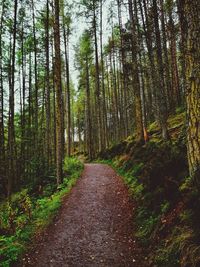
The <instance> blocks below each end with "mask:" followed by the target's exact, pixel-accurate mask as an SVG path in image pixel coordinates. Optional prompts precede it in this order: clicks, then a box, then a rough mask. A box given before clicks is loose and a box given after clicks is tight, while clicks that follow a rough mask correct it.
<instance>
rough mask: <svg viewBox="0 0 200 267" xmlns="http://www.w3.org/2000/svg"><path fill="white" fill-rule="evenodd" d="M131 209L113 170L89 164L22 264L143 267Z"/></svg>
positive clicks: (125, 192) (39, 266)
mask: <svg viewBox="0 0 200 267" xmlns="http://www.w3.org/2000/svg"><path fill="white" fill-rule="evenodd" d="M133 210H134V204H133V202H132V201H131V200H130V198H129V195H128V191H127V188H126V187H125V185H124V184H123V182H122V180H121V178H120V177H119V176H118V175H117V174H116V173H115V171H114V170H113V169H112V168H111V167H109V166H107V165H103V164H86V165H85V170H84V172H83V175H82V177H81V178H80V179H79V181H78V183H77V185H76V186H75V187H74V188H73V189H72V191H71V193H70V195H69V196H68V197H67V198H66V199H65V201H64V203H63V206H62V208H61V211H60V213H59V216H58V220H57V221H56V223H55V224H54V225H51V226H50V227H49V229H48V231H47V235H45V236H44V238H43V240H42V242H41V243H40V244H37V245H36V247H35V249H34V251H33V252H32V254H31V255H29V256H27V257H26V260H25V262H24V265H23V266H35V267H36V266H37V267H49V266H50V267H51V266H52V267H54V266H55V267H62V266H63V267H64V266H70V267H73V266H74V267H79V266H83V267H87V266H88V267H89V266H92V267H95V266H102V267H103V266H109V267H115V266H116V267H117V266H119V267H123V266H124V267H128V266H133V267H134V266H135V267H143V266H144V264H142V263H141V261H140V259H139V257H140V256H141V255H140V250H139V249H138V247H137V246H136V244H135V240H134V236H133V231H134V228H133V213H134V212H133Z"/></svg>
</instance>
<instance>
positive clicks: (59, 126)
mask: <svg viewBox="0 0 200 267" xmlns="http://www.w3.org/2000/svg"><path fill="white" fill-rule="evenodd" d="M54 4H55V21H54V46H55V47H54V49H55V91H56V177H57V184H58V185H59V184H60V183H62V181H63V170H62V164H63V101H62V84H61V55H60V21H59V10H60V9H59V0H54Z"/></svg>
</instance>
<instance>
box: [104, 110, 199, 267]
mask: <svg viewBox="0 0 200 267" xmlns="http://www.w3.org/2000/svg"><path fill="white" fill-rule="evenodd" d="M184 117H185V114H184V113H182V112H178V114H177V115H176V116H171V117H170V119H169V121H168V124H169V132H170V135H171V141H169V142H162V141H161V138H160V133H159V130H158V129H159V128H158V125H157V124H156V123H153V124H152V125H150V127H149V132H150V141H149V142H148V143H147V144H145V145H141V144H137V143H136V142H135V140H134V137H129V138H127V139H126V140H125V141H123V142H121V143H120V144H118V145H117V146H113V147H111V148H110V149H108V150H107V151H104V152H102V153H100V154H99V160H100V161H101V162H104V163H108V164H110V165H111V166H112V167H113V168H114V169H115V170H116V171H117V172H118V173H119V174H120V175H121V176H122V177H123V179H124V181H125V183H126V184H127V186H128V188H129V191H130V193H131V195H133V197H134V199H135V201H136V205H137V210H136V214H135V223H136V227H137V231H136V238H138V241H139V242H140V243H141V245H142V246H143V247H144V248H145V251H146V255H147V256H146V258H147V261H148V266H154V267H156V266H157V267H180V266H181V267H198V266H200V230H199V218H200V196H199V193H198V192H197V190H195V187H194V185H193V184H192V181H191V179H190V178H189V177H188V165H187V152H186V141H185V139H186V138H185V135H186V134H185V129H184V127H183V122H184ZM194 203H195V205H194Z"/></svg>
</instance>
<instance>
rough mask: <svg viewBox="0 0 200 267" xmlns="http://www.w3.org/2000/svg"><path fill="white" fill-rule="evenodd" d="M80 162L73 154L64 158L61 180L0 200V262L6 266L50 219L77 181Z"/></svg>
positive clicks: (80, 168) (21, 252)
mask: <svg viewBox="0 0 200 267" xmlns="http://www.w3.org/2000/svg"><path fill="white" fill-rule="evenodd" d="M82 170H83V164H82V163H81V162H80V161H78V160H77V159H76V158H66V159H65V162H64V173H65V177H66V178H64V182H63V184H62V185H60V186H59V187H58V188H56V186H55V184H56V179H55V177H54V179H52V183H48V184H46V185H45V186H44V187H43V188H40V190H39V192H37V194H35V193H33V192H32V191H31V189H30V190H29V188H26V189H23V190H21V191H20V192H18V193H15V194H13V195H12V197H11V200H10V201H9V202H8V201H4V202H2V203H1V204H0V266H2V267H9V266H11V264H13V263H14V262H16V261H17V260H18V259H19V257H20V256H21V255H22V254H23V253H24V251H25V249H26V248H27V245H28V244H29V243H30V240H31V239H33V238H34V236H35V235H37V234H38V233H39V232H41V231H42V230H43V229H44V228H45V227H46V226H47V225H48V224H50V223H51V222H52V219H53V218H54V216H55V214H56V213H57V211H58V209H59V207H60V206H61V203H62V198H63V196H65V195H66V194H67V193H68V192H69V191H70V190H71V188H72V186H73V185H74V184H75V183H76V180H77V179H78V178H79V177H80V175H81V172H82Z"/></svg>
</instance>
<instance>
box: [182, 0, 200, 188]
mask: <svg viewBox="0 0 200 267" xmlns="http://www.w3.org/2000/svg"><path fill="white" fill-rule="evenodd" d="M185 13H186V17H187V19H188V36H187V53H186V67H187V69H186V70H187V72H186V77H187V115H188V134H187V137H188V161H189V169H190V174H191V176H192V177H193V178H194V179H195V181H196V183H197V185H198V187H200V182H199V177H200V65H199V62H200V31H199V29H200V21H199V17H200V2H199V0H194V1H192V2H191V1H190V0H186V1H185Z"/></svg>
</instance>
